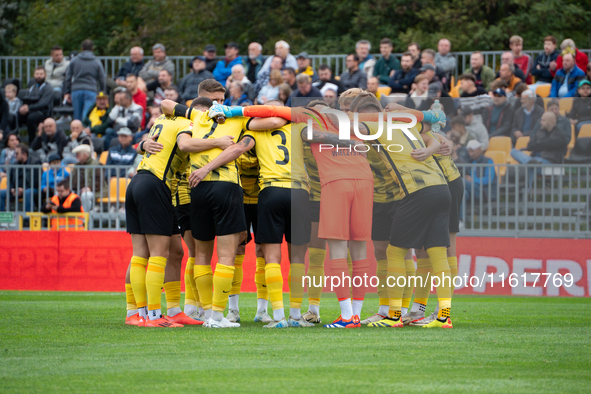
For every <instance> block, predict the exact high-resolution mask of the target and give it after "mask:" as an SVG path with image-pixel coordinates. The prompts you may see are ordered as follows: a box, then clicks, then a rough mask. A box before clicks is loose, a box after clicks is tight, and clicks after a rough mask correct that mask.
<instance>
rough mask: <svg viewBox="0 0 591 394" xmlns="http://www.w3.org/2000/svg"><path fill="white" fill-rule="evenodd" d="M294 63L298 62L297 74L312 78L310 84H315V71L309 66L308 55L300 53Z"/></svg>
mask: <svg viewBox="0 0 591 394" xmlns="http://www.w3.org/2000/svg"><path fill="white" fill-rule="evenodd" d="M296 61H297V62H298V68H297V70H296V75H297V74H306V75H309V76H310V78H312V82H316V80H318V75H316V71H314V69H313V68H312V66H311V60H310V55H308V52H301V53H300V54H299V55H298V56H297V57H296Z"/></svg>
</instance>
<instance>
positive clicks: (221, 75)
mask: <svg viewBox="0 0 591 394" xmlns="http://www.w3.org/2000/svg"><path fill="white" fill-rule="evenodd" d="M237 64H242V57H241V56H238V57H236V59H234V60H232V61H231V62H230V63H226V60H220V61H219V62H218V64H216V66H215V69H214V70H213V77H214V78H215V79H216V81H218V82H219V83H221V84H222V86H226V80H227V79H228V77H229V76H230V75H232V67H234V66H235V65H237Z"/></svg>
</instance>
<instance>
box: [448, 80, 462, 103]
mask: <svg viewBox="0 0 591 394" xmlns="http://www.w3.org/2000/svg"><path fill="white" fill-rule="evenodd" d="M455 82H456V79H455V78H454V76H453V75H452V76H451V83H450V85H449V86H451V89H450V90H449V95H450V96H451V97H453V98H458V97H460V82H459V81H458V83H457V85H456V83H455Z"/></svg>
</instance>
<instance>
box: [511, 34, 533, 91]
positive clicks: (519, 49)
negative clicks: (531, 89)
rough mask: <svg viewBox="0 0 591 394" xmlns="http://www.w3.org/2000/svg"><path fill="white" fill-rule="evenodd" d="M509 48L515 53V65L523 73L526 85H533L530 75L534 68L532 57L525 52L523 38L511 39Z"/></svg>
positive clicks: (514, 37)
mask: <svg viewBox="0 0 591 394" xmlns="http://www.w3.org/2000/svg"><path fill="white" fill-rule="evenodd" d="M509 47H510V48H511V51H512V52H513V64H515V66H516V67H518V68H519V69H520V70H521V71H523V75H524V76H525V81H523V82H525V83H527V84H528V85H529V84H531V83H532V80H531V75H529V71H530V68H531V66H532V62H531V56H529V55H528V54H526V53H524V52H523V38H521V37H520V36H513V37H511V38H510V39H509Z"/></svg>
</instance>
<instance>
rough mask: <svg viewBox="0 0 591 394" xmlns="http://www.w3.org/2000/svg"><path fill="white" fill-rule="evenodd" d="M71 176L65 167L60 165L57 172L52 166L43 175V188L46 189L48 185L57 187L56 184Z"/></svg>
mask: <svg viewBox="0 0 591 394" xmlns="http://www.w3.org/2000/svg"><path fill="white" fill-rule="evenodd" d="M69 176H70V174H69V173H68V171H66V169H65V168H64V167H60V168H59V169H58V170H57V174H56V172H55V168H50V169H48V170H47V171H45V172H44V173H43V175H41V190H43V189H45V188H46V187H48V188H49V187H52V188H54V189H55V185H57V183H58V182H61V181H63V180H64V179H66V178H67V177H69Z"/></svg>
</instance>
